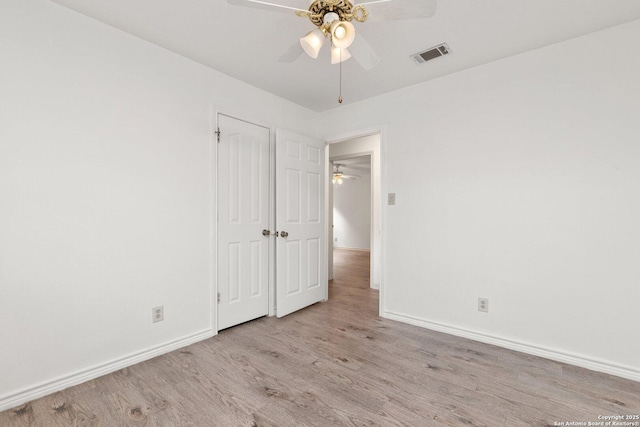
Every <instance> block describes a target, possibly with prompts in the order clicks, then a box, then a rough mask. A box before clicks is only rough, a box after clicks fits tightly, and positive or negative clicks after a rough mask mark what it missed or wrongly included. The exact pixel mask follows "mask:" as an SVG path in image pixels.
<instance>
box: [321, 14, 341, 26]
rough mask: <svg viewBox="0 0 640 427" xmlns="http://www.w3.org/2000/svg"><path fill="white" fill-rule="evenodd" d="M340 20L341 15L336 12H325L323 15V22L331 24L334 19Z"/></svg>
mask: <svg viewBox="0 0 640 427" xmlns="http://www.w3.org/2000/svg"><path fill="white" fill-rule="evenodd" d="M338 20H340V16H339V15H338V14H337V13H335V12H329V13H325V15H324V16H323V17H322V22H324V23H325V24H331V23H332V22H333V21H338Z"/></svg>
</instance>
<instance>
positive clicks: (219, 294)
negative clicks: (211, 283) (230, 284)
mask: <svg viewBox="0 0 640 427" xmlns="http://www.w3.org/2000/svg"><path fill="white" fill-rule="evenodd" d="M218 304H220V292H218Z"/></svg>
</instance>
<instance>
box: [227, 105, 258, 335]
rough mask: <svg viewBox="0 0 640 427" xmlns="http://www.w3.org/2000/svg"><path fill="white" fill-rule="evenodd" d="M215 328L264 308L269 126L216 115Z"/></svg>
mask: <svg viewBox="0 0 640 427" xmlns="http://www.w3.org/2000/svg"><path fill="white" fill-rule="evenodd" d="M218 128H219V130H220V134H219V136H220V142H219V143H218V144H217V146H218V266H217V267H218V268H217V272H218V292H219V295H218V300H219V303H218V330H221V329H225V328H229V327H231V326H234V325H237V324H239V323H243V322H246V321H249V320H252V319H255V318H258V317H261V316H266V315H267V314H268V311H269V306H268V304H269V299H268V298H269V292H268V281H269V236H268V235H266V236H265V235H263V230H267V229H268V228H269V129H267V128H265V127H262V126H258V125H255V124H252V123H247V122H245V121H242V120H238V119H234V118H232V117H228V116H224V115H218Z"/></svg>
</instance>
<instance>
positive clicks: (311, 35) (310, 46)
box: [300, 29, 324, 59]
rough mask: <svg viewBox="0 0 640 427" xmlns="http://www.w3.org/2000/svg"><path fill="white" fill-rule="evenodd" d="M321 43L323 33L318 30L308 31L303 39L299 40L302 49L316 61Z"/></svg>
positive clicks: (322, 41)
mask: <svg viewBox="0 0 640 427" xmlns="http://www.w3.org/2000/svg"><path fill="white" fill-rule="evenodd" d="M323 43H324V33H323V32H322V31H321V30H319V29H315V30H313V31H309V32H308V33H307V34H306V35H305V36H304V37H302V38H301V39H300V45H301V46H302V49H304V51H305V52H306V53H307V55H309V56H310V57H312V58H313V59H316V58H317V57H318V54H319V53H320V48H321V47H322V44H323Z"/></svg>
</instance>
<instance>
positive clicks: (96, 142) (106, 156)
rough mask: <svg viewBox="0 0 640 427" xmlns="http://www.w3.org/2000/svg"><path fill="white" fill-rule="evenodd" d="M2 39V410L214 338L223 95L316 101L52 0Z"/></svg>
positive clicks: (230, 101) (8, 6) (256, 110)
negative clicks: (155, 316) (160, 318)
mask: <svg viewBox="0 0 640 427" xmlns="http://www.w3.org/2000/svg"><path fill="white" fill-rule="evenodd" d="M0 40H2V42H1V43H0V58H2V65H1V66H0V410H2V409H6V408H8V407H11V406H14V405H17V404H19V403H20V402H23V401H25V400H29V399H31V398H33V397H36V396H38V395H40V394H43V393H46V392H51V391H53V390H55V389H56V388H60V387H62V386H65V385H68V384H71V383H73V382H74V381H78V380H81V379H88V378H90V377H91V376H95V375H96V374H98V373H104V372H106V371H109V370H112V369H114V368H117V367H118V366H123V365H126V364H128V363H131V362H133V361H136V360H139V359H140V358H147V357H150V356H152V355H153V354H155V353H157V352H161V351H166V350H167V349H170V348H172V347H176V346H180V345H184V344H186V343H189V342H191V341H195V340H198V339H202V338H205V337H207V336H209V335H210V334H211V333H212V318H213V315H214V307H215V306H214V304H213V289H212V283H213V281H212V277H214V275H215V270H214V269H213V267H212V266H213V258H212V253H211V240H212V238H213V237H214V236H213V234H212V226H211V224H212V221H211V220H212V209H213V204H214V203H213V200H214V199H213V196H214V192H213V189H212V183H213V176H214V174H215V169H214V167H213V166H212V159H213V157H212V138H211V135H212V131H213V120H215V111H216V108H217V107H222V108H223V109H224V111H226V112H231V113H237V114H240V115H241V117H243V118H246V119H250V120H257V121H260V122H261V123H267V124H270V125H273V126H280V127H283V128H287V129H291V130H294V131H298V132H301V133H306V134H309V133H310V131H309V127H310V126H311V125H312V124H313V122H314V121H315V120H316V119H317V115H316V114H315V113H312V112H310V111H308V110H305V109H303V108H301V107H298V106H295V105H293V104H291V103H290V102H288V101H284V100H282V99H280V98H276V97H275V96H272V95H270V94H267V93H266V92H263V91H260V90H258V89H255V88H253V87H250V86H248V85H246V84H244V83H241V82H239V81H236V80H234V79H231V78H229V77H227V76H224V75H222V74H220V73H217V72H214V71H212V70H210V69H208V68H206V67H204V66H202V65H199V64H196V63H194V62H191V61H189V60H187V59H184V58H182V57H180V56H178V55H175V54H172V53H170V52H168V51H166V50H163V49H161V48H158V47H155V46H153V45H151V44H149V43H146V42H144V41H141V40H138V39H136V38H133V37H131V36H129V35H127V34H125V33H123V32H121V31H118V30H115V29H112V28H110V27H107V26H105V25H102V24H100V23H98V22H97V21H94V20H92V19H89V18H86V17H83V16H82V15H79V14H76V13H74V12H71V11H69V10H67V9H65V8H63V7H61V6H58V5H56V4H54V3H51V2H49V1H46V0H30V1H8V0H2V13H0ZM211 42H212V43H215V40H212V41H211ZM265 106H268V108H266V107H265ZM156 305H164V308H165V320H164V322H162V323H157V324H152V323H151V308H152V307H153V306H156Z"/></svg>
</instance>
